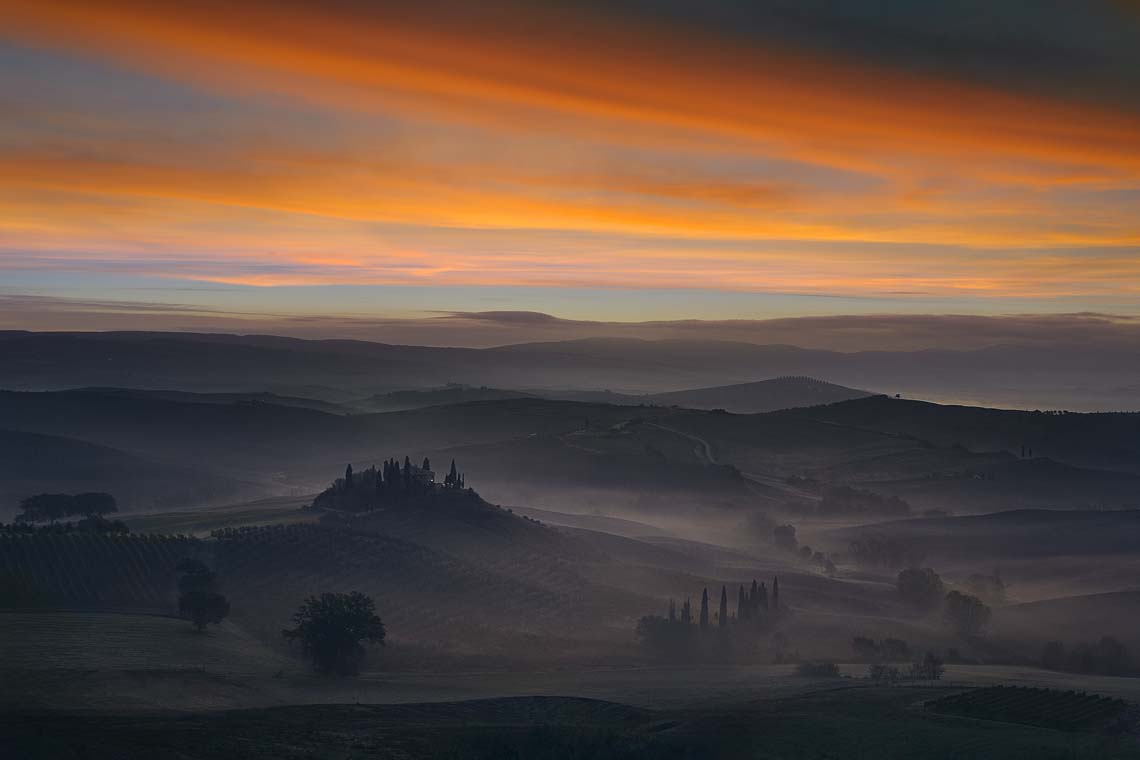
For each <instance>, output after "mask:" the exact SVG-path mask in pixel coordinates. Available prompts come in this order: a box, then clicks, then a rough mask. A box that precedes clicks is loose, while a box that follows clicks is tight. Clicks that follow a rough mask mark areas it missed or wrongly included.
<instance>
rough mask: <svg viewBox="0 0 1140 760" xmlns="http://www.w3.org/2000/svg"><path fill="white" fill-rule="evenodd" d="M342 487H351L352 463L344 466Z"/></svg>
mask: <svg viewBox="0 0 1140 760" xmlns="http://www.w3.org/2000/svg"><path fill="white" fill-rule="evenodd" d="M344 487H345V488H352V464H349V465H348V467H345V468H344Z"/></svg>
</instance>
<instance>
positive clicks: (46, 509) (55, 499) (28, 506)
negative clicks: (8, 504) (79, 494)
mask: <svg viewBox="0 0 1140 760" xmlns="http://www.w3.org/2000/svg"><path fill="white" fill-rule="evenodd" d="M71 504H72V497H71V496H69V495H68V494H65V493H41V494H36V495H35V496H29V497H28V498H26V499H22V500H21V501H20V514H18V515H16V522H33V523H34V522H53V523H54V522H55V521H56V520H58V519H60V518H62V517H66V516H67V515H69V514H71V508H72V507H71Z"/></svg>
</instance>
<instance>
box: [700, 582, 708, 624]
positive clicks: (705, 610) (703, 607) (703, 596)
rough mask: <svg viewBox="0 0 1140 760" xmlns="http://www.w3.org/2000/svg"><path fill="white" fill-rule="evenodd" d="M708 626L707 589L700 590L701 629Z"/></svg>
mask: <svg viewBox="0 0 1140 760" xmlns="http://www.w3.org/2000/svg"><path fill="white" fill-rule="evenodd" d="M708 627H709V590H708V588H705V590H704V591H702V592H701V630H702V631H703V630H705V629H706V628H708Z"/></svg>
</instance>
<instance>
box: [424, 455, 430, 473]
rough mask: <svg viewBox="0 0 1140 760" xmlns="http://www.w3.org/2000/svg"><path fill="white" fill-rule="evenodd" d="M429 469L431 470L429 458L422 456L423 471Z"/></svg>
mask: <svg viewBox="0 0 1140 760" xmlns="http://www.w3.org/2000/svg"><path fill="white" fill-rule="evenodd" d="M430 470H431V460H430V459H428V458H427V457H424V472H429V471H430Z"/></svg>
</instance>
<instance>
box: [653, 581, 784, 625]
mask: <svg viewBox="0 0 1140 760" xmlns="http://www.w3.org/2000/svg"><path fill="white" fill-rule="evenodd" d="M779 611H780V578H779V577H778V576H777V577H774V578H773V579H772V594H771V597H769V594H768V587H767V586H765V585H764V584H763V583H761V584H759V585H757V583H756V579H755V578H753V579H752V588H751V589H745V587H744V584H741V585H740V589H739V591H738V592H737V597H736V616H735V617H734V618H729V615H728V587H727V586H721V587H720V610H719V611H718V612H717V618H716V621H717V625H718V626H719V627H721V628H726V627H728V623H729V620H730V619H731V620H732V621H733V622H736V623H748V622H751V621H754V620H755V621H762V620H765V619H767V618H768V617H770V616H774V615H776V614H778V613H779ZM669 622H670V623H681V624H683V625H690V624H691V623H692V622H693V612H692V605H691V604H690V602H689V600H688V599H686V600H685V603H684V604H683V605H682V606H681V612H680V615H679V616H678V614H677V604H676V602H674V601H673V600H672V599H670V600H669ZM698 625H700V627H701V629H702V630H705V629H707V628H708V627H709V590H708V588H705V589H704V591H702V592H701V610H700V617H699V618H698Z"/></svg>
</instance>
